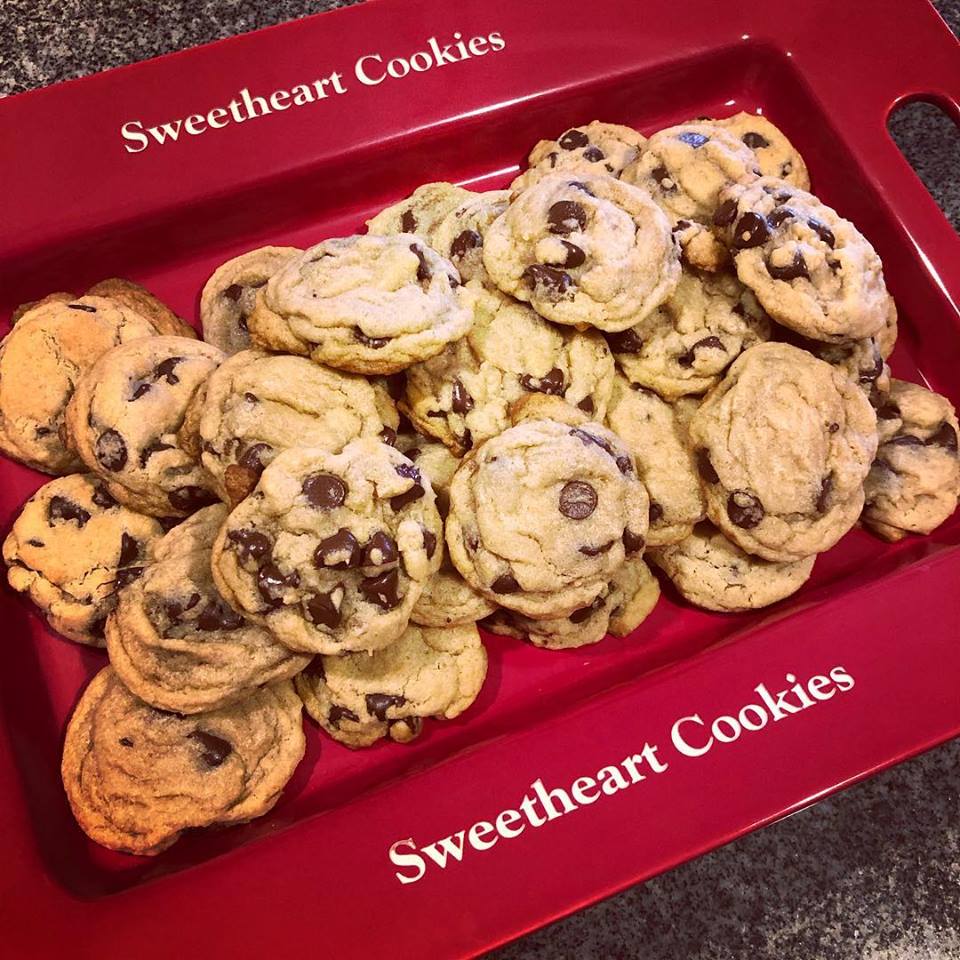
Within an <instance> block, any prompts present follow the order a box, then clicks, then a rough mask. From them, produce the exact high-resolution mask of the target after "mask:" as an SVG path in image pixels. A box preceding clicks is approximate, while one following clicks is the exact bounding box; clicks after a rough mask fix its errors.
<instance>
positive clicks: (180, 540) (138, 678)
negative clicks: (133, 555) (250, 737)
mask: <svg viewBox="0 0 960 960" xmlns="http://www.w3.org/2000/svg"><path fill="white" fill-rule="evenodd" d="M227 513H228V510H227V508H226V507H225V506H223V505H221V504H217V505H215V506H211V507H206V508H204V509H203V510H200V511H198V512H197V513H195V514H194V515H193V516H192V517H189V518H188V519H187V520H184V522H183V523H182V524H180V525H179V526H178V527H175V528H174V529H173V530H172V531H171V532H170V533H168V534H167V536H166V537H165V538H164V541H163V542H161V543H160V545H159V546H158V548H157V561H156V562H155V563H153V564H151V565H150V566H149V568H148V569H147V570H146V572H145V574H144V575H143V576H142V577H140V578H139V580H138V581H137V582H136V583H135V584H132V585H131V586H130V587H129V588H128V589H126V590H124V591H123V593H122V595H121V597H120V600H119V602H118V604H117V607H116V609H115V610H114V611H113V613H112V614H111V616H110V618H109V620H108V621H107V630H106V634H107V652H108V653H109V654H110V663H111V665H112V666H113V668H114V670H115V671H116V672H117V675H118V676H119V677H120V679H121V680H122V681H123V682H124V683H125V684H126V685H127V687H128V688H129V689H130V690H131V691H132V692H133V693H134V694H135V695H136V696H138V697H139V698H140V699H141V700H143V701H144V702H145V703H149V704H150V705H151V706H154V707H157V708H158V709H161V710H170V711H173V712H176V713H200V712H201V711H204V710H213V709H216V708H218V707H223V706H227V705H228V704H230V703H234V702H236V701H238V700H242V699H243V698H244V697H246V696H249V695H250V694H251V693H252V692H253V691H255V690H256V689H257V688H258V687H261V686H263V685H264V684H266V683H272V682H273V681H275V680H288V679H290V678H291V677H293V676H294V675H295V674H297V673H299V672H300V671H301V670H302V669H303V668H304V667H305V666H306V665H307V664H308V663H309V662H310V658H309V657H308V656H304V655H299V654H295V653H293V652H292V651H291V650H289V649H288V648H287V647H285V646H284V645H283V644H281V643H280V642H279V641H277V640H275V639H274V638H273V637H272V636H271V635H270V634H269V633H268V632H267V631H266V630H264V629H263V627H260V626H257V625H255V624H252V623H248V622H247V621H246V620H245V619H244V618H243V617H242V616H241V615H240V614H238V613H237V612H236V611H235V610H233V608H232V607H231V606H230V605H229V604H228V603H227V602H226V601H225V600H224V599H223V597H221V596H220V594H219V593H218V592H217V588H216V586H215V585H214V583H213V575H212V573H211V571H210V553H211V549H212V547H213V542H214V540H215V539H216V536H217V533H218V532H219V530H220V527H221V526H222V524H223V522H224V520H226V517H227Z"/></svg>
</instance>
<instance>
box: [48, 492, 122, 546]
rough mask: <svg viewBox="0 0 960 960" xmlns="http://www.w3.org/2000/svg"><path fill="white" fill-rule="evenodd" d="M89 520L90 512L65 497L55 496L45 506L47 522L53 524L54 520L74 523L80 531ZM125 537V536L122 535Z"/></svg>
mask: <svg viewBox="0 0 960 960" xmlns="http://www.w3.org/2000/svg"><path fill="white" fill-rule="evenodd" d="M89 519H90V511H89V510H86V509H84V508H83V507H81V506H80V504H79V503H74V501H73V500H68V499H67V498H66V497H61V496H55V497H51V498H50V503H49V504H47V522H48V523H51V524H52V523H53V522H54V521H56V520H64V521H74V522H75V523H76V524H77V526H78V527H80V528H81V529H82V528H83V527H85V526H86V525H87V521H88V520H89ZM124 536H126V534H124Z"/></svg>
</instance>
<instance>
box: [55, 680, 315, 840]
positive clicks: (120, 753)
mask: <svg viewBox="0 0 960 960" xmlns="http://www.w3.org/2000/svg"><path fill="white" fill-rule="evenodd" d="M301 713H302V705H301V703H300V699H299V697H297V694H296V692H295V691H294V689H293V684H292V683H291V682H290V681H289V680H287V681H283V682H280V683H273V684H270V685H269V686H266V687H263V688H261V689H260V690H257V691H256V692H255V693H253V694H251V695H250V696H249V697H248V698H247V699H245V700H242V701H240V702H239V703H235V704H233V705H232V706H229V707H222V708H221V709H219V710H212V711H210V712H209V713H198V714H194V715H193V716H189V717H185V716H181V715H179V714H176V713H169V712H167V711H165V710H156V709H154V708H153V707H150V706H147V704H145V703H143V702H142V701H141V700H138V699H137V698H136V697H135V696H134V695H133V694H132V693H130V692H129V691H128V690H127V688H126V687H125V686H124V685H123V684H122V683H121V682H120V679H119V677H118V676H117V674H116V673H115V672H114V670H113V669H112V668H110V667H104V669H103V670H101V671H100V672H99V673H98V674H97V675H96V676H95V677H94V678H93V680H91V681H90V685H89V686H88V687H87V689H86V690H84V692H83V696H82V697H81V698H80V702H79V703H78V704H77V706H76V709H75V710H74V712H73V716H72V717H71V718H70V723H69V725H68V727H67V735H66V742H65V743H64V746H63V762H62V764H61V775H62V777H63V786H64V789H65V790H66V792H67V799H68V800H69V801H70V808H71V809H72V810H73V815H74V817H76V820H77V823H79V824H80V827H81V828H82V829H83V831H84V833H86V834H87V836H88V837H90V839H91V840H93V841H95V842H96V843H99V844H100V845H101V846H103V847H109V848H110V849H111V850H120V851H123V852H124V853H135V854H146V855H153V854H157V853H160V852H161V851H162V850H165V849H166V848H167V847H169V846H170V845H171V844H172V843H174V842H175V841H176V840H177V838H178V837H179V836H180V834H181V833H183V831H184V830H187V829H190V828H192V827H206V826H210V825H212V824H230V823H244V822H246V821H247V820H252V819H253V818H254V817H259V816H262V815H263V814H265V813H266V812H267V811H268V810H270V809H271V807H273V805H274V804H275V803H276V802H277V800H278V799H279V798H280V793H281V791H282V790H283V788H284V786H286V783H287V781H288V780H289V779H290V777H291V776H292V775H293V771H294V770H295V769H296V767H297V764H298V763H299V762H300V760H301V758H302V757H303V754H304V750H305V747H306V740H305V738H304V735H303V725H302V720H301Z"/></svg>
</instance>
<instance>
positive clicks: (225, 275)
mask: <svg viewBox="0 0 960 960" xmlns="http://www.w3.org/2000/svg"><path fill="white" fill-rule="evenodd" d="M301 253H303V251H302V250H300V249H298V248H297V247H260V248H259V249H257V250H250V251H248V252H247V253H243V254H241V255H240V256H239V257H234V258H233V259H232V260H228V261H227V262H226V263H224V264H223V265H222V266H220V267H218V268H217V269H216V270H215V271H214V273H213V276H211V277H210V279H209V280H208V281H207V282H206V284H205V285H204V288H203V293H201V294H200V322H201V324H202V326H203V339H204V340H206V341H207V343H212V344H213V345H214V346H215V347H219V348H220V349H221V350H222V351H223V352H224V353H225V354H227V355H228V356H229V355H230V354H234V353H239V352H240V351H241V350H246V349H247V348H248V347H249V346H250V331H249V330H248V329H247V321H248V320H249V319H250V314H251V313H252V312H253V304H254V301H255V300H256V296H257V291H258V290H259V289H260V288H261V287H262V286H264V284H266V282H267V281H268V280H269V279H270V278H271V277H272V276H273V275H274V274H275V273H276V272H277V271H278V270H279V269H280V268H281V267H284V266H286V264H287V263H289V262H290V260H292V259H293V258H294V257H295V256H297V255H298V254H301Z"/></svg>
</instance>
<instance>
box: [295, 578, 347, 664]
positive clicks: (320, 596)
mask: <svg viewBox="0 0 960 960" xmlns="http://www.w3.org/2000/svg"><path fill="white" fill-rule="evenodd" d="M338 590H339V591H342V590H343V584H341V583H338V584H337V585H336V586H335V587H334V588H333V590H331V591H330V592H329V593H312V594H310V596H308V597H306V598H305V599H304V601H303V612H304V614H305V615H306V618H307V620H309V621H310V623H312V624H314V625H315V626H318V627H329V628H330V629H331V630H334V629H336V628H337V627H339V626H340V621H341V619H342V618H343V614H342V612H341V610H340V607H339V605H338V604H337V603H335V602H334V600H333V594H334V593H335V592H336V591H338ZM315 660H319V657H317V658H315ZM320 671H321V675H322V676H323V679H326V676H325V675H324V674H323V665H322V664H321V665H320Z"/></svg>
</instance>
